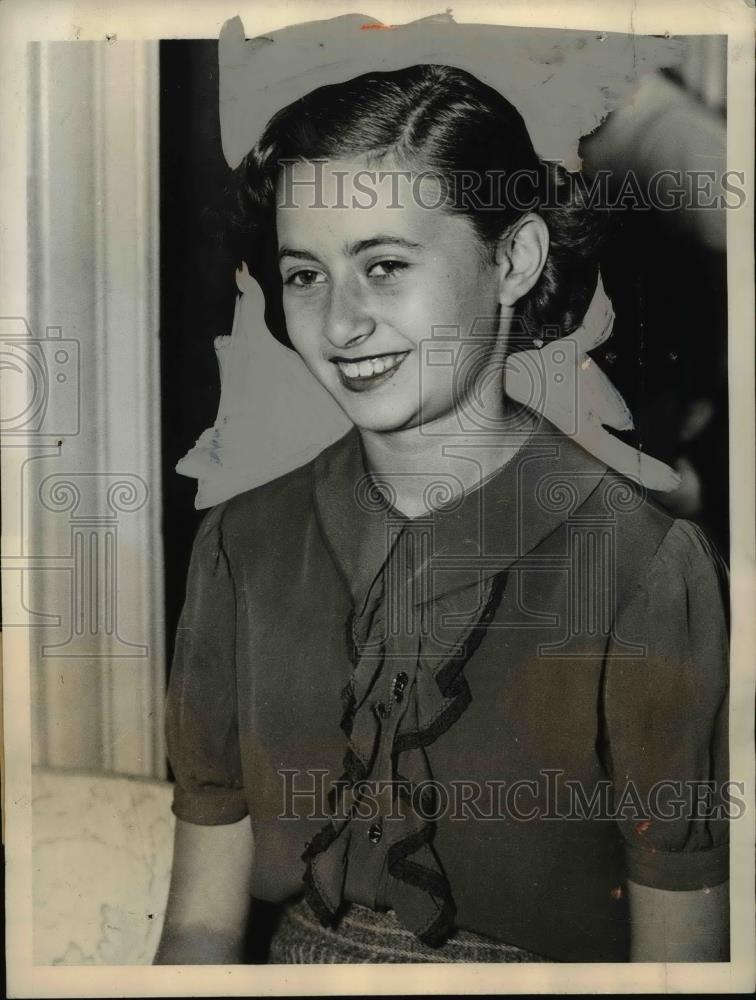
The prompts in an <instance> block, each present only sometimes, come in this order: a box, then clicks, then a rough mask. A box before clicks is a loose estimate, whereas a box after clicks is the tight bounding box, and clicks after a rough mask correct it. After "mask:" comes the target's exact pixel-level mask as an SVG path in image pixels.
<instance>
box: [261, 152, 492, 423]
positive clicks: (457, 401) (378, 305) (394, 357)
mask: <svg viewBox="0 0 756 1000" xmlns="http://www.w3.org/2000/svg"><path fill="white" fill-rule="evenodd" d="M367 169H368V168H367V161H366V160H363V159H356V160H342V161H329V162H328V163H327V164H323V165H322V173H321V172H320V169H319V172H318V177H319V178H322V190H319V191H318V192H317V195H318V197H315V194H314V189H313V178H314V177H315V176H316V175H315V173H314V171H315V167H314V165H313V164H311V163H296V164H290V165H287V166H286V167H285V171H288V172H289V173H288V174H285V175H284V177H283V178H282V184H286V188H285V192H286V197H285V200H284V199H282V197H281V194H282V191H283V190H284V189H283V188H282V187H281V185H279V196H278V198H277V203H278V208H277V212H276V228H277V235H278V247H279V258H280V271H281V277H282V280H283V307H284V313H285V317H286V327H287V330H288V334H289V339H290V340H291V343H292V344H293V346H294V348H295V349H296V350H297V351H298V353H299V354H300V355H301V357H302V359H303V360H304V362H305V364H306V365H307V367H308V368H309V369H310V371H311V372H312V373H313V375H314V376H315V377H316V378H317V379H318V380H319V381H320V382H321V383H322V385H323V386H324V387H325V388H326V389H327V390H328V392H330V393H331V395H332V396H333V397H334V399H335V400H336V401H337V402H338V403H339V405H340V406H341V407H342V408H343V410H344V411H345V413H346V414H347V416H348V417H349V418H350V419H351V420H352V421H353V422H354V423H355V424H356V425H357V426H358V427H359V428H361V429H363V430H368V431H374V432H388V431H398V430H402V429H405V428H410V427H416V426H418V425H419V424H421V423H427V422H429V421H442V420H444V419H449V418H452V419H453V417H454V412H455V409H457V408H458V407H459V406H461V405H464V402H465V397H466V396H467V395H468V394H470V393H475V392H476V391H478V389H479V385H480V380H481V379H484V378H485V368H486V363H488V366H489V371H488V374H489V375H490V368H491V366H495V365H500V364H501V356H500V354H499V353H498V351H499V349H500V346H501V345H500V344H497V342H496V337H495V333H496V325H497V324H496V320H495V317H496V315H497V309H498V289H499V282H498V270H497V267H496V265H495V264H489V263H486V262H485V260H484V257H483V253H482V248H481V244H480V241H479V239H478V237H477V235H476V233H475V230H474V229H473V226H472V224H471V223H470V221H469V220H468V219H466V218H464V217H463V216H461V215H459V214H457V215H451V214H449V213H447V212H444V211H443V210H442V209H441V208H429V207H424V206H430V205H434V204H437V203H438V201H439V197H438V194H439V191H438V187H437V182H435V181H433V180H432V179H431V178H427V179H424V180H423V181H422V185H421V187H419V188H418V187H415V189H414V190H415V193H416V196H415V197H413V196H412V193H413V188H412V186H411V185H410V183H409V182H408V183H406V184H405V185H403V186H399V187H397V185H396V181H397V177H396V175H394V176H393V177H386V178H384V180H383V181H382V182H381V181H380V180H379V178H376V176H375V173H374V174H373V178H374V181H373V182H372V183H371V182H367V183H368V186H369V188H370V192H371V194H370V196H366V194H365V185H366V177H365V171H366V170H367ZM380 169H381V170H385V171H391V170H392V169H398V168H393V167H392V164H390V163H386V162H384V163H383V164H382V165H381V168H380ZM405 173H406V172H405ZM434 189H435V190H434ZM397 192H398V195H397ZM397 204H400V206H401V207H397ZM324 205H325V206H326V207H323V206H324ZM363 206H368V207H363ZM392 206H393V207H392ZM439 326H440V327H444V328H445V336H444V340H443V343H440V342H439V346H440V347H442V348H443V358H444V359H445V360H444V361H442V362H441V363H439V362H438V360H436V363H430V364H429V363H428V358H427V357H426V356H427V354H428V353H429V352H428V350H427V348H428V342H429V339H430V338H431V335H432V331H433V328H434V327H439ZM450 328H451V330H452V331H459V332H458V334H454V335H453V336H452V337H451V338H450V337H449V329H450ZM482 333H483V334H484V337H483V339H481V334H482ZM492 334H493V336H492ZM473 339H474V343H473V342H472V341H473ZM481 344H483V348H481ZM482 349H483V351H484V352H485V354H486V358H485V359H484V363H483V364H481V350H482ZM432 353H433V352H431V354H432ZM436 357H437V359H438V357H440V354H439V352H436ZM471 359H474V364H473V365H472V366H471V365H470V364H469V362H470V361H471ZM467 369H474V371H475V373H476V375H475V378H474V380H473V381H472V382H471V380H470V379H469V378H463V379H460V378H459V377H456V378H455V372H456V373H457V375H459V373H460V372H461V371H462V370H467ZM498 385H499V388H498V389H497V390H496V391H497V392H498V394H499V395H501V388H500V380H499V383H498Z"/></svg>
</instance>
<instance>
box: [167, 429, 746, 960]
mask: <svg viewBox="0 0 756 1000" xmlns="http://www.w3.org/2000/svg"><path fill="white" fill-rule="evenodd" d="M366 482H367V480H366V478H365V469H364V464H363V459H362V452H361V447H360V441H359V435H358V433H357V432H356V431H355V430H353V431H350V432H349V434H347V435H346V436H345V437H344V438H342V439H341V440H340V441H338V442H336V444H334V445H332V446H331V447H329V448H328V449H326V450H325V451H324V452H323V453H322V454H321V455H320V456H318V458H316V459H315V460H314V461H312V462H310V463H309V464H307V465H305V466H303V467H302V468H299V469H297V470H295V471H293V472H291V473H289V474H287V475H285V476H283V477H281V478H279V479H277V480H275V481H274V482H272V483H269V484H267V485H265V486H262V487H258V488H257V489H254V490H250V491H249V492H247V493H244V494H242V495H240V496H237V497H235V498H233V499H232V500H230V501H227V502H226V503H224V504H221V505H219V506H218V507H215V508H213V509H212V510H211V511H210V512H209V513H208V514H207V516H206V518H205V520H204V521H203V523H202V525H201V527H200V530H199V532H198V535H197V538H196V541H195V545H194V550H193V555H192V562H191V567H190V571H189V578H188V585H187V595H186V603H185V606H184V610H183V614H182V617H181V621H180V623H179V629H178V634H177V644H176V653H175V658H174V663H173V668H172V672H171V676H170V683H169V690H168V702H167V713H166V733H167V741H168V750H169V757H170V760H171V764H172V767H173V770H174V773H175V776H176V785H175V793H174V801H173V811H174V813H175V814H176V816H178V817H179V818H181V819H182V820H186V821H188V822H192V823H199V824H222V823H232V822H235V821H238V820H240V819H242V818H243V817H244V816H245V815H247V814H249V815H250V817H251V822H252V826H253V834H254V843H255V851H254V866H253V885H252V893H253V895H254V896H256V897H257V898H260V899H265V900H270V901H282V900H286V899H289V898H291V897H293V896H295V895H297V894H300V893H301V892H302V890H303V887H304V886H303V878H304V877H305V875H306V872H307V861H306V860H303V854H304V855H305V859H306V856H307V850H308V845H310V844H311V843H312V842H313V841H315V842H316V843H317V841H318V836H319V835H320V836H321V838H322V831H323V830H324V825H325V826H327V821H328V816H329V808H330V807H329V801H328V798H327V794H328V792H329V791H330V790H331V789H332V787H333V785H334V783H337V782H338V781H339V779H342V778H343V775H344V751H345V746H346V736H345V732H344V730H343V729H342V722H343V719H342V711H343V703H342V697H343V692H344V688H345V685H347V683H348V682H349V681H350V678H351V676H352V673H353V670H354V661H353V658H352V655H350V654H352V650H351V649H350V644H351V643H350V636H349V634H348V632H347V634H346V637H345V623H348V622H349V621H350V616H353V615H354V612H355V609H356V608H359V606H360V602H361V601H362V600H363V598H364V595H365V594H366V593H367V591H368V588H369V587H370V585H371V582H372V581H374V579H375V577H376V574H377V573H378V572H379V570H380V568H381V566H382V564H383V562H384V561H385V558H386V551H387V550H386V545H387V542H386V538H387V534H386V533H387V531H389V532H390V531H393V532H394V533H396V532H397V531H398V532H400V533H401V531H402V530H405V529H406V530H410V529H411V528H412V526H413V525H414V524H415V523H416V522H415V521H409V520H408V519H406V518H404V519H403V518H402V516H401V515H398V514H397V513H396V512H395V511H391V510H390V509H389V511H388V512H387V510H386V508H385V506H381V505H380V504H372V505H371V502H370V501H369V498H370V493H369V491H368V492H367V493H366V492H365V489H364V486H365V483H366ZM366 497H367V498H368V500H367V501H366V499H365V498H366ZM425 521H426V523H427V525H429V532H430V533H429V535H428V537H429V538H430V543H429V544H430V546H431V549H432V552H431V556H432V558H433V560H435V562H434V567H435V568H436V569H438V571H439V572H440V573H441V574H442V575H443V572H444V571H445V567H447V568H448V567H451V569H452V570H453V569H454V567H458V566H459V565H462V564H464V565H465V566H466V567H467V568H468V569H469V568H470V567H473V568H475V567H479V568H480V571H481V574H483V571H484V570H486V571H489V572H490V571H493V570H495V571H496V573H497V579H500V580H501V581H502V585H501V587H500V588H499V589H500V593H499V594H498V595H497V603H496V604H495V606H492V608H491V609H490V615H489V619H488V620H487V623H486V627H485V634H484V635H483V636H482V639H480V637H479V640H478V642H477V645H475V647H474V648H473V649H471V650H468V653H467V654H466V658H463V659H462V660H461V661H460V662H459V667H460V668H461V673H460V677H459V683H461V684H463V685H464V689H465V691H466V695H465V697H464V699H462V700H461V701H459V704H458V708H459V711H458V712H456V713H452V715H451V716H450V717H449V718H448V719H447V720H446V721H445V723H444V725H442V726H440V727H437V729H436V730H434V731H433V734H432V737H429V739H428V741H427V745H426V746H425V748H424V752H425V754H426V756H427V761H428V766H429V768H430V772H431V774H432V779H433V783H434V785H435V787H436V791H437V793H438V791H439V790H440V791H441V792H442V793H443V794H442V796H441V798H442V799H443V800H444V801H442V803H441V809H440V811H439V813H438V814H434V815H437V818H435V819H434V821H433V822H432V828H433V837H432V849H433V852H434V855H435V857H436V858H437V860H438V863H439V865H440V868H441V869H442V871H443V873H444V875H445V879H446V880H447V882H448V886H449V887H450V891H451V895H452V897H453V903H454V908H455V913H456V916H455V922H456V925H457V926H458V927H460V928H462V929H464V930H468V931H472V932H476V933H479V934H484V935H488V936H490V937H493V938H496V939H498V940H501V941H504V942H507V943H509V944H511V945H516V946H519V947H521V948H524V949H528V950H529V951H532V952H534V953H536V954H540V955H544V956H546V957H549V958H553V959H557V960H565V961H623V960H626V959H627V957H628V935H629V926H628V909H627V888H626V882H627V879H631V880H633V881H635V882H637V883H640V884H643V885H648V886H652V887H656V888H659V889H673V890H686V889H699V888H703V887H706V886H713V885H716V884H719V883H721V882H723V881H726V879H727V877H728V854H727V822H726V816H725V815H723V814H722V813H721V811H720V812H719V813H718V812H717V809H719V810H721V807H722V802H721V794H722V786H723V784H724V782H726V780H727V770H728V753H727V750H728V745H727V681H728V657H727V623H726V612H725V608H724V602H723V583H724V579H723V572H722V570H721V562H720V561H719V560H718V557H717V556H716V554H715V553H714V552H713V551H712V549H711V547H710V546H709V544H708V543H707V541H706V539H705V538H704V536H703V535H702V534H701V533H700V532H699V531H698V529H697V528H695V527H694V526H693V525H692V524H690V523H688V522H686V521H681V520H673V519H672V518H670V517H669V515H667V514H666V513H665V512H663V511H662V510H661V509H660V508H659V507H658V506H657V505H656V504H655V503H653V502H652V501H651V500H649V499H648V498H647V497H645V496H644V495H643V493H642V491H641V490H640V489H638V488H637V487H636V486H635V485H633V484H631V483H630V482H629V481H627V480H625V479H623V478H622V477H620V476H617V475H615V474H614V473H612V472H610V471H608V470H607V469H606V467H605V466H604V465H602V464H601V463H600V462H599V461H598V460H596V459H594V458H593V457H592V456H590V455H588V454H587V453H586V452H584V451H583V450H582V449H581V448H580V447H578V446H577V445H576V444H575V443H574V442H573V441H571V440H570V439H568V438H566V437H564V436H563V435H562V434H560V433H558V432H555V431H552V432H550V433H548V434H538V435H534V436H533V437H532V438H531V439H530V440H529V441H528V442H527V444H526V445H525V446H524V447H523V448H522V449H521V450H520V452H519V453H518V454H517V455H516V457H515V458H514V459H513V460H511V461H510V462H509V463H508V464H507V465H506V466H505V467H504V468H503V469H502V470H500V471H499V472H498V473H497V474H496V475H495V476H493V477H492V478H491V479H489V480H488V481H487V482H485V483H483V484H482V485H481V486H479V487H478V488H477V489H475V490H473V491H472V492H470V493H468V494H465V496H464V498H463V500H462V502H457V503H452V504H450V505H448V506H446V507H442V508H441V509H439V510H437V511H435V512H434V514H433V515H431V516H430V517H429V518H428V519H425ZM460 595H461V596H459V598H458V602H459V606H458V607H457V608H456V611H457V612H459V616H460V620H461V619H462V618H463V617H464V614H465V613H466V612H467V611H469V608H466V607H465V606H464V603H465V599H466V598H465V596H464V595H465V591H460ZM448 610H449V607H447V611H448ZM452 610H454V608H453V603H452ZM453 617H454V615H453V614H452V618H453ZM386 670H388V671H390V676H387V677H386V678H378V680H377V681H376V685H378V686H380V685H383V686H382V687H381V690H385V691H386V692H387V694H388V697H390V693H391V691H392V690H395V687H392V685H393V686H395V684H396V679H397V677H398V676H399V674H400V673H403V672H404V671H403V670H402V669H400V668H399V667H397V665H396V664H395V663H394V664H393V665H391V664H389V665H388V666H387V667H386ZM405 676H406V675H405ZM380 707H382V705H381V706H380ZM380 732H381V734H383V732H384V730H381V731H380ZM394 738H395V734H393V735H392V730H391V727H390V726H388V725H387V726H386V727H385V736H383V735H381V736H380V739H381V740H391V739H394ZM384 750H386V748H385V747H380V746H379V747H378V753H379V754H380V753H381V752H382V751H384ZM388 751H389V753H390V751H391V748H390V747H389V748H388ZM704 783H705V784H704ZM707 789H710V790H711V794H710V795H709V797H708V798H707V796H706V794H705V792H706V791H707ZM331 804H332V803H331ZM388 850H389V838H388V837H382V836H381V817H380V816H379V820H378V822H377V823H376V819H375V815H366V816H365V817H364V818H363V817H361V816H355V817H354V819H353V820H352V824H351V827H350V841H349V849H348V853H347V855H346V859H345V861H344V864H345V866H346V875H345V878H344V899H345V900H351V901H353V902H355V903H359V904H361V905H365V906H370V907H382V906H384V907H390V906H391V905H392V898H391V885H392V883H391V881H390V879H389V878H388V876H387V852H388Z"/></svg>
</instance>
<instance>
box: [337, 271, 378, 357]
mask: <svg viewBox="0 0 756 1000" xmlns="http://www.w3.org/2000/svg"><path fill="white" fill-rule="evenodd" d="M374 330H375V320H374V319H373V317H372V316H371V315H370V311H369V309H368V306H367V303H366V301H365V297H364V295H363V294H362V293H361V290H360V289H356V288H354V287H353V286H349V285H347V284H346V283H343V284H337V283H335V282H334V284H333V285H332V291H331V301H330V308H329V311H328V317H327V325H326V336H327V337H328V340H329V341H330V342H331V343H332V344H333V346H334V347H348V346H352V345H354V344H358V343H359V342H360V341H362V340H364V339H365V338H366V337H369V336H370V334H371V333H372V332H373V331H374Z"/></svg>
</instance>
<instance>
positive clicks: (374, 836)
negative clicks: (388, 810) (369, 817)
mask: <svg viewBox="0 0 756 1000" xmlns="http://www.w3.org/2000/svg"><path fill="white" fill-rule="evenodd" d="M382 836H383V829H382V827H381V824H380V823H373V824H372V826H371V827H370V829H369V830H368V840H369V841H370V843H371V844H380V842H381V837H382Z"/></svg>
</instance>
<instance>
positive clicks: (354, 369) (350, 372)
mask: <svg viewBox="0 0 756 1000" xmlns="http://www.w3.org/2000/svg"><path fill="white" fill-rule="evenodd" d="M408 354H409V351H401V352H399V353H397V354H376V355H373V356H371V357H367V358H358V359H355V360H354V361H352V360H347V359H346V358H332V359H331V360H332V361H333V363H334V364H335V365H336V368H337V369H338V372H339V378H340V380H341V384H342V385H343V386H345V387H346V388H347V389H349V390H350V391H351V392H364V391H365V390H366V389H372V388H373V387H374V386H377V385H379V384H382V383H383V382H387V381H388V380H389V379H390V378H391V377H392V376H393V375H394V373H395V372H396V371H397V369H398V368H399V366H400V365H401V363H402V361H404V359H405V358H406V357H407V355H408Z"/></svg>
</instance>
